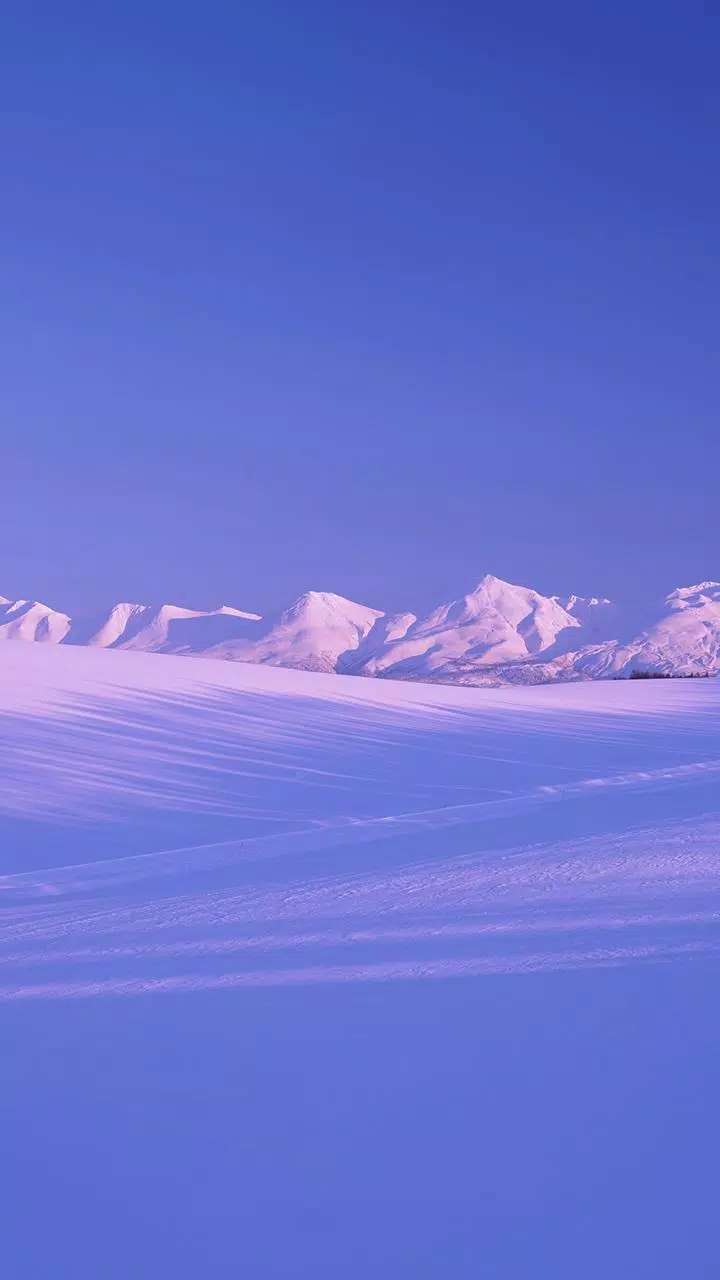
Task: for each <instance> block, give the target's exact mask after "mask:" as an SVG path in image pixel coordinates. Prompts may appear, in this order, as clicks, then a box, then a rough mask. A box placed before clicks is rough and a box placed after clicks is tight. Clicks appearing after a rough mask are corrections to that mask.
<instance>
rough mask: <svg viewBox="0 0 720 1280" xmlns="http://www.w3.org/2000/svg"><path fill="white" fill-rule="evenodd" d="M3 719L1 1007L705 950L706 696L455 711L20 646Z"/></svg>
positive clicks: (184, 665)
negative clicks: (40, 998) (26, 1001)
mask: <svg viewBox="0 0 720 1280" xmlns="http://www.w3.org/2000/svg"><path fill="white" fill-rule="evenodd" d="M325 607H326V602H325V601H324V600H321V601H319V602H315V601H312V602H310V605H309V608H310V609H311V610H313V611H314V610H316V609H317V610H318V611H319V612H320V613H322V612H323V611H324V609H325ZM462 607H463V609H465V610H466V612H467V613H468V614H469V615H471V616H472V619H473V623H472V625H473V626H474V625H475V623H474V619H475V618H477V617H483V616H484V610H485V602H484V601H483V600H480V601H479V602H478V601H477V600H475V599H472V600H468V601H466V602H465V603H464V604H463V606H462ZM553 619H554V615H552V614H551V615H550V620H549V623H548V622H547V617H546V615H545V613H544V611H543V610H540V611H539V616H538V618H537V619H536V621H535V623H534V624H533V626H534V627H535V628H536V630H538V631H539V630H540V629H541V628H542V627H544V626H545V625H546V624H547V625H550V626H553V625H554V621H553ZM287 625H289V623H288V624H287ZM348 625H352V626H353V627H356V629H357V634H358V635H360V632H361V631H362V629H363V627H365V626H369V625H370V620H369V619H368V618H363V617H360V618H358V617H357V616H355V617H354V618H352V619H351V620H350V621H349V623H348ZM441 625H442V623H441V621H440V620H439V621H438V627H440V626H441ZM482 625H484V623H483V624H482ZM528 635H530V632H528ZM499 643H503V641H502V640H501V641H499ZM0 705H1V706H2V711H3V715H2V729H1V733H2V739H1V743H2V778H3V788H2V794H1V795H0V831H2V833H3V840H2V867H1V870H2V872H3V876H2V880H0V905H1V907H2V938H1V943H0V945H1V947H2V952H1V954H2V961H3V975H2V979H1V980H0V996H2V997H3V998H4V999H6V1000H7V999H13V1000H18V999H20V1000H21V999H25V998H29V997H38V996H44V997H52V996H55V997H64V996H78V995H86V994H93V995H106V994H113V993H127V994H133V993H142V992H150V991H151V992H169V991H178V990H180V991H187V990H201V989H209V988H231V987H237V986H267V985H281V986H288V985H293V986H294V985H297V984H317V983H329V982H330V983H345V982H366V981H376V980H382V981H396V980H400V979H417V978H440V977H457V976H475V975H486V974H497V973H513V972H527V971H538V970H544V971H550V970H557V969H567V968H585V967H592V966H597V965H618V964H620V965H628V964H633V963H636V962H638V961H645V960H658V959H668V958H671V957H678V956H687V955H693V954H696V953H703V952H708V953H710V952H714V951H715V950H716V949H717V944H718V921H719V920H720V915H719V913H720V875H719V871H718V868H719V866H720V863H719V861H718V854H719V853H720V682H717V681H712V680H708V681H688V682H667V683H666V682H647V683H645V682H632V683H628V682H612V683H593V684H569V685H554V686H546V687H543V688H535V689H487V690H472V689H465V688H438V687H428V686H424V685H420V684H406V683H399V682H388V681H359V680H357V679H353V678H352V677H342V676H334V675H324V674H315V673H307V672H294V671H285V670H278V669H274V668H272V667H267V666H252V665H246V664H234V663H223V662H219V661H215V662H213V661H208V662H203V663H198V662H196V661H194V660H192V659H187V658H172V659H171V658H162V657H157V656H149V655H146V654H140V653H126V652H109V651H106V650H103V649H101V648H73V647H65V646H50V645H42V646H40V645H37V646H36V645H25V644H22V643H20V642H17V643H9V644H7V645H5V646H3V651H2V658H1V660H0Z"/></svg>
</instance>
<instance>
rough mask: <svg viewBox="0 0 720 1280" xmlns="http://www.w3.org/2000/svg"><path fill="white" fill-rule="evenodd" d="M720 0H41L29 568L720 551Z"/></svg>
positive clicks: (31, 108) (133, 577)
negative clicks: (483, 0)
mask: <svg viewBox="0 0 720 1280" xmlns="http://www.w3.org/2000/svg"><path fill="white" fill-rule="evenodd" d="M719 40H720V10H719V9H718V6H717V5H716V4H714V3H698V2H697V0H690V2H689V3H685V4H682V5H681V4H679V3H663V2H662V0H647V2H646V0H623V2H622V3H620V2H617V3H613V2H612V0H606V2H605V3H602V4H601V3H591V2H590V0H567V2H566V3H563V2H558V0H548V2H547V3H545V4H538V3H537V0H504V2H502V3H501V2H500V0H498V2H489V3H478V0H468V2H467V3H464V2H458V0H446V3H443V4H439V3H424V2H423V0H385V2H384V3H382V4H381V3H372V2H371V3H368V2H367V0H362V3H361V2H359V0H357V2H356V0H335V2H330V0H302V3H300V2H299V0H287V2H286V3H284V2H281V0H264V2H263V3H250V2H249V0H248V2H247V3H230V2H228V3H221V2H219V0H214V2H210V3H204V4H201V3H199V2H197V0H196V2H194V3H184V2H183V0H173V2H172V3H170V2H168V3H162V2H158V0H123V3H122V4H120V3H118V4H110V3H107V4H105V3H103V4H91V3H90V2H89V0H87V2H86V3H82V4H81V3H77V2H75V0H65V2H64V3H62V4H59V3H57V0H52V3H48V2H47V0H35V2H34V3H24V2H21V0H9V3H8V4H7V5H5V6H4V7H3V18H2V32H1V38H0V99H1V103H2V110H1V112H0V125H1V128H2V140H1V142H2V145H1V155H0V163H1V165H2V193H3V194H2V204H1V206H0V208H1V211H2V212H1V215H0V216H1V220H2V235H1V236H0V288H1V290H2V310H1V318H0V396H1V405H2V438H3V445H2V498H1V501H0V535H1V537H2V572H1V575H0V578H1V580H0V592H2V594H4V595H9V596H12V597H15V596H24V597H28V596H30V597H34V598H40V599H43V600H45V601H47V602H48V603H50V604H54V605H56V606H59V607H65V608H69V609H70V610H82V609H86V608H92V607H93V606H95V605H105V604H107V603H110V602H112V601H113V600H115V599H131V600H141V601H145V600H150V601H154V600H159V599H165V600H173V601H175V602H177V603H184V604H197V605H199V606H202V607H207V606H210V605H213V604H218V603H221V602H225V603H230V604H235V605H237V606H239V607H244V608H247V609H256V610H258V611H261V612H262V611H264V610H269V609H273V608H274V607H276V606H277V605H280V604H283V603H286V602H287V601H289V600H290V599H291V598H292V597H293V596H295V595H297V594H298V593H299V592H300V591H302V590H305V589H308V588H314V589H322V590H334V591H338V592H340V593H342V594H345V595H349V596H352V597H354V598H355V599H359V600H361V601H363V602H365V603H369V604H373V605H376V606H377V607H380V608H384V607H389V608H412V609H415V610H418V609H423V608H425V607H428V606H430V605H431V604H433V603H435V602H437V601H438V600H441V599H448V598H451V597H453V596H455V595H457V594H459V593H461V592H462V591H464V590H466V589H469V588H470V587H471V586H472V585H474V583H475V582H476V581H477V580H478V579H479V578H480V577H481V576H482V575H483V574H484V573H486V572H492V573H495V574H497V575H498V576H500V577H505V578H509V579H510V580H513V581H516V582H521V583H524V584H528V585H532V586H536V587H537V588H539V589H540V590H543V591H548V592H550V591H557V592H565V591H573V590H574V591H578V592H583V593H585V592H591V591H592V592H601V593H603V594H608V595H613V596H617V597H619V598H623V597H625V596H627V595H628V594H629V593H631V592H633V591H635V590H640V591H641V592H643V593H645V594H646V595H647V596H648V597H651V596H655V595H656V594H659V593H663V594H664V592H665V591H667V590H669V589H670V588H671V587H673V586H675V585H678V584H679V583H687V582H693V581H698V580H701V579H705V578H719V577H720V539H719V538H718V530H719V526H720V517H719V515H718V509H719V505H720V504H719V502H718V491H719V490H720V440H719V435H720V433H718V430H717V420H718V402H719V400H720V394H719V390H718V378H719V363H718V354H719V347H720V311H719V302H718V299H719V298H720V240H719V238H718V226H719V225H720V170H719V169H718V143H719V141H720V80H719V78H718V73H717V50H718V41H719Z"/></svg>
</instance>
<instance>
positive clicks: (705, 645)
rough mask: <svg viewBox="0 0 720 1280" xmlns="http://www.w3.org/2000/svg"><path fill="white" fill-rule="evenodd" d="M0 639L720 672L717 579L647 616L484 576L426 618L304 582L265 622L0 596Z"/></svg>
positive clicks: (251, 658) (338, 662) (159, 607)
mask: <svg viewBox="0 0 720 1280" xmlns="http://www.w3.org/2000/svg"><path fill="white" fill-rule="evenodd" d="M0 639H10V640H26V641H27V640H29V641H43V642H46V643H55V644H69V645H83V646H93V647H100V648H113V649H136V650H142V651H146V652H152V653H179V654H193V655H197V656H203V657H214V658H224V659H228V660H232V661H236V662H255V663H268V664H270V665H273V666H282V667H299V668H304V669H308V670H314V671H327V672H330V671H335V672H338V671H341V672H347V673H353V674H356V675H367V676H389V677H391V678H397V679H410V680H430V681H433V680H438V681H442V682H444V683H451V684H508V683H513V684H515V683H520V684H526V683H533V684H535V683H541V682H544V681H548V680H556V679H566V680H567V679H576V680H577V679H596V678H603V677H605V678H606V677H609V676H615V675H628V674H630V673H631V672H632V671H633V670H646V671H659V672H668V673H674V674H695V673H698V674H702V673H704V672H716V671H720V583H717V582H700V583H697V584H695V585H693V586H686V587H678V588H676V589H675V590H674V591H672V592H671V593H670V595H668V596H667V598H666V600H665V601H664V603H663V605H662V606H661V607H660V608H659V610H658V611H657V612H656V613H655V614H654V615H650V616H648V615H647V614H645V615H644V616H642V615H641V614H640V613H639V611H637V610H632V608H631V610H630V611H621V610H619V609H618V607H617V606H616V605H615V604H613V603H612V602H611V601H610V600H607V599H605V598H604V597H601V596H578V595H569V596H563V597H561V596H544V595H542V594H541V593H540V592H538V591H535V590H533V589H532V588H530V587H523V586H518V585H516V584H514V583H511V582H506V581H504V580H503V579H502V578H498V577H495V575H493V574H486V575H485V576H484V577H483V578H481V580H480V581H479V583H478V584H477V586H476V587H475V588H474V589H473V590H472V591H469V592H468V593H467V595H464V596H461V597H460V598H459V599H456V600H451V601H449V602H448V603H446V604H441V605H438V606H437V607H436V608H435V609H433V610H432V611H431V612H430V613H429V614H427V616H425V617H417V616H416V615H415V614H413V613H389V614H385V613H383V611H382V610H380V609H374V608H371V607H370V606H369V605H364V604H358V603H357V601H354V600H350V599H348V598H346V597H345V596H341V595H337V594H336V593H335V592H332V591H306V592H304V593H303V595H301V596H299V597H298V598H297V599H296V600H295V601H293V603H292V604H291V605H289V607H288V608H286V609H285V610H284V611H283V612H281V613H278V614H276V615H275V617H274V618H265V619H263V618H261V617H260V616H259V615H258V614H256V613H248V612H245V611H243V610H241V609H237V608H235V607H234V606H232V605H221V606H220V607H219V608H217V609H210V610H205V611H203V610H198V609H188V608H185V607H183V606H180V605H173V604H153V605H147V604H145V605H143V604H134V603H132V602H129V601H122V602H121V603H119V604H115V605H113V606H112V607H111V608H109V609H107V610H105V611H104V612H103V613H100V614H97V615H95V616H94V617H88V618H70V617H69V615H68V614H64V613H59V612H57V611H56V610H54V609H51V608H49V607H48V606H47V605H44V604H41V603H39V602H38V601H32V600H15V601H10V600H7V599H3V598H2V597H0Z"/></svg>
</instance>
